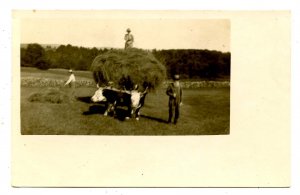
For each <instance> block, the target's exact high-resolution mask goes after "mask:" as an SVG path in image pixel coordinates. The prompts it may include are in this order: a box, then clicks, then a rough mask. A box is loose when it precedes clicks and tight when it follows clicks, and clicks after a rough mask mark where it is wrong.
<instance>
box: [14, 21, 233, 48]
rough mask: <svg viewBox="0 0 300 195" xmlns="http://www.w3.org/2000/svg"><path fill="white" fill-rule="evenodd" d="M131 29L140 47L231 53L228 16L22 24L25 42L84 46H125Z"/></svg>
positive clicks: (135, 45)
mask: <svg viewBox="0 0 300 195" xmlns="http://www.w3.org/2000/svg"><path fill="white" fill-rule="evenodd" d="M127 28H130V29H131V33H132V34H133V36H134V44H133V46H134V47H137V48H143V49H208V50H217V51H222V52H230V21H229V20H226V19H172V18H157V19H151V18H150V19H147V18H146V19H145V18H143V19H138V18H134V19H131V18H130V19H128V18H124V19H123V18H120V17H119V18H91V17H77V18H76V17H74V18H70V17H67V18H57V17H36V18H35V17H29V18H22V19H21V23H20V32H21V43H39V44H71V45H76V46H83V47H113V48H123V47H124V43H125V41H124V35H125V33H126V29H127Z"/></svg>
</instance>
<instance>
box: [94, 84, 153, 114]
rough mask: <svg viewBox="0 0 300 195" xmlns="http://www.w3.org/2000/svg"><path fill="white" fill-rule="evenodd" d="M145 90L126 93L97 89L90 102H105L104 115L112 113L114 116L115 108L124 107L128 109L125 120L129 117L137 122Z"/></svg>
mask: <svg viewBox="0 0 300 195" xmlns="http://www.w3.org/2000/svg"><path fill="white" fill-rule="evenodd" d="M146 94H147V90H145V91H144V92H138V91H137V90H132V91H126V90H118V89H114V88H99V89H98V90H97V91H96V92H95V94H94V95H93V97H92V98H91V100H92V101H93V102H106V110H105V112H104V115H105V116H107V115H108V114H110V113H112V114H113V115H115V114H116V113H115V110H116V108H117V106H126V107H127V108H128V112H127V116H126V119H129V116H130V117H134V118H136V120H139V115H140V112H139V111H140V109H141V108H142V107H143V105H144V102H145V97H146Z"/></svg>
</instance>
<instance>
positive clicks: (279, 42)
mask: <svg viewBox="0 0 300 195" xmlns="http://www.w3.org/2000/svg"><path fill="white" fill-rule="evenodd" d="M11 17H12V40H11V41H12V63H11V64H12V72H13V76H12V78H11V79H12V86H13V87H12V105H11V107H12V118H13V122H12V124H11V125H12V128H11V129H12V131H11V134H12V152H11V155H12V157H11V167H12V171H11V175H12V179H11V185H12V186H14V187H93V188H96V187H97V188H98V187H104V188H110V187H117V188H122V187H125V188H131V187H133V188H134V187H137V188H140V187H141V188H147V187H150V188H157V187H164V188H173V187H174V188H200V187H205V188H207V187H208V188H213V187H217V188H221V187H226V188H228V187H276V188H278V187H282V188H285V187H288V186H291V179H290V177H291V171H290V170H291V161H290V143H291V138H290V133H291V132H290V111H291V108H290V98H291V96H290V90H291V85H290V79H291V73H292V72H291V69H290V64H291V49H290V47H291V43H290V41H291V13H290V12H289V11H225V10H223V11H204V10H202V11H201V10H198V11H197V10H195V11H191V10H185V11H183V10H181V11H179V10H177V11H175V10H152V11H151V10H147V11H146V10H135V11H134V10H101V9H98V10H97V9H94V10H39V9H32V10H14V11H12V15H11Z"/></svg>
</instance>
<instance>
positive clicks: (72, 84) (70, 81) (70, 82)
mask: <svg viewBox="0 0 300 195" xmlns="http://www.w3.org/2000/svg"><path fill="white" fill-rule="evenodd" d="M69 73H70V76H69V79H68V81H67V82H66V83H65V85H64V86H66V85H69V86H70V88H71V95H72V97H74V96H75V82H76V79H75V76H74V73H73V71H72V69H70V70H69Z"/></svg>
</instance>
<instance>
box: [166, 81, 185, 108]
mask: <svg viewBox="0 0 300 195" xmlns="http://www.w3.org/2000/svg"><path fill="white" fill-rule="evenodd" d="M166 93H167V95H168V96H169V106H171V105H179V104H180V103H181V102H182V89H181V86H180V84H179V86H178V87H176V86H175V84H174V83H170V84H169V86H168V88H167V91H166Z"/></svg>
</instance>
